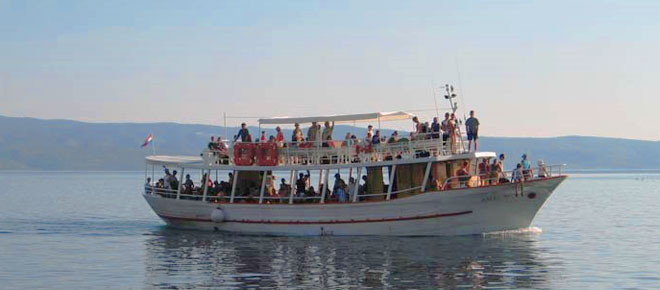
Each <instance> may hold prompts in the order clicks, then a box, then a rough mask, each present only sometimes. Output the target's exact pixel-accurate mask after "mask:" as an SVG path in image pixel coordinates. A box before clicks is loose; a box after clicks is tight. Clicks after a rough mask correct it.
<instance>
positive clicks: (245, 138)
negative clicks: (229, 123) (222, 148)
mask: <svg viewBox="0 0 660 290" xmlns="http://www.w3.org/2000/svg"><path fill="white" fill-rule="evenodd" d="M249 136H250V131H248V129H247V126H246V125H245V123H241V129H239V130H238V134H236V136H235V137H234V142H236V140H238V138H241V142H250V141H252V140H250V137H249Z"/></svg>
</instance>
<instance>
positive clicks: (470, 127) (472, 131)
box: [465, 111, 479, 152]
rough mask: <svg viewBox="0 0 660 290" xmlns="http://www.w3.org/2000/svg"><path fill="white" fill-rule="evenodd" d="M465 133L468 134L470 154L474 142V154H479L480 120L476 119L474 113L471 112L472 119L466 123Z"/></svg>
mask: <svg viewBox="0 0 660 290" xmlns="http://www.w3.org/2000/svg"><path fill="white" fill-rule="evenodd" d="M465 131H466V132H467V139H468V152H470V147H472V140H474V152H477V147H478V139H479V119H477V118H475V117H474V111H470V118H468V119H467V120H466V121H465Z"/></svg>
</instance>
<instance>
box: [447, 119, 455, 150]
mask: <svg viewBox="0 0 660 290" xmlns="http://www.w3.org/2000/svg"><path fill="white" fill-rule="evenodd" d="M447 130H448V131H449V148H450V150H451V153H452V154H454V153H456V137H457V136H456V115H455V114H454V113H451V115H450V118H449V120H448V121H447Z"/></svg>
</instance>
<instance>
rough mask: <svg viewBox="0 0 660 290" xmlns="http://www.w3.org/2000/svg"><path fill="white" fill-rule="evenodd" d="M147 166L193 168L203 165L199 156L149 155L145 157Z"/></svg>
mask: <svg viewBox="0 0 660 290" xmlns="http://www.w3.org/2000/svg"><path fill="white" fill-rule="evenodd" d="M146 159H147V163H148V164H155V165H178V166H184V167H185V166H194V165H200V166H201V165H203V164H204V162H203V159H202V157H200V156H181V155H178V156H168V155H151V156H147V158H146Z"/></svg>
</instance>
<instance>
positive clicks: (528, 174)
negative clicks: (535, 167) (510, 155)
mask: <svg viewBox="0 0 660 290" xmlns="http://www.w3.org/2000/svg"><path fill="white" fill-rule="evenodd" d="M520 164H521V165H522V174H523V177H524V178H525V180H528V179H531V178H532V174H533V173H532V164H531V163H530V162H529V160H527V154H523V155H522V160H521V161H520Z"/></svg>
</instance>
